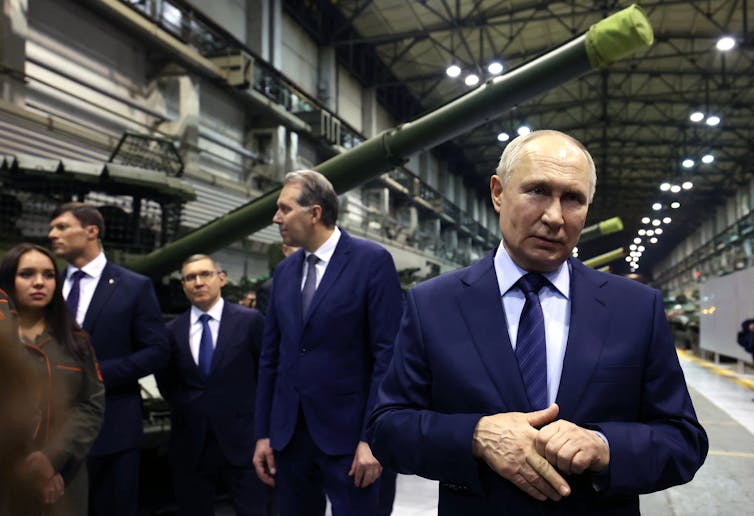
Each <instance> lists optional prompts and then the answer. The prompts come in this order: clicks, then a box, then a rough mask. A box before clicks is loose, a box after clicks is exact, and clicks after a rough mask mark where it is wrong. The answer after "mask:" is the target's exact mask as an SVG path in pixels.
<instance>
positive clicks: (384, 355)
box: [256, 230, 402, 455]
mask: <svg viewBox="0 0 754 516" xmlns="http://www.w3.org/2000/svg"><path fill="white" fill-rule="evenodd" d="M341 231H342V234H341V237H340V240H339V241H338V245H337V246H336V248H335V252H334V253H333V256H332V259H331V261H330V263H328V265H327V269H326V271H325V274H324V276H323V277H322V280H321V282H320V285H319V287H318V288H317V291H316V292H315V294H314V298H313V299H312V302H311V304H310V306H309V310H308V312H307V313H306V314H302V313H301V279H302V274H303V266H304V251H303V250H299V251H297V252H296V253H294V254H292V255H291V256H289V257H288V258H286V259H285V260H283V261H282V262H280V264H279V265H278V266H277V268H276V269H275V281H274V283H273V287H272V295H271V298H270V304H269V307H268V309H267V318H266V319H265V328H264V346H263V349H262V356H261V358H260V368H259V385H258V389H257V418H256V435H257V438H264V437H269V438H270V442H271V446H272V448H273V449H275V450H282V449H283V448H285V446H286V445H287V444H288V442H289V441H290V439H291V436H292V435H293V432H294V430H295V428H296V421H297V419H298V414H299V410H302V411H303V414H304V418H305V420H306V425H307V427H308V430H309V432H310V434H311V436H312V438H313V439H314V442H315V443H316V444H317V446H318V447H319V448H320V449H321V450H322V451H323V452H325V453H327V454H330V455H345V454H352V453H354V451H355V450H356V446H357V444H358V442H359V441H366V422H367V418H368V416H369V413H370V411H371V409H372V407H373V406H374V403H375V400H376V398H377V387H378V385H379V383H380V381H381V380H382V377H383V376H384V374H385V370H386V369H387V366H388V363H389V362H390V358H391V356H392V349H393V340H394V338H395V334H396V333H397V331H398V325H399V323H400V317H401V312H402V293H401V289H400V283H399V281H398V275H397V273H396V270H395V265H394V264H393V259H392V257H391V256H390V254H389V253H388V252H387V251H386V250H385V249H384V248H382V247H380V246H379V245H377V244H375V243H373V242H369V241H367V240H361V239H357V238H352V237H350V236H349V235H348V233H346V232H345V231H343V230H341Z"/></svg>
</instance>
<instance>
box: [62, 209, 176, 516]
mask: <svg viewBox="0 0 754 516" xmlns="http://www.w3.org/2000/svg"><path fill="white" fill-rule="evenodd" d="M104 232H105V223H104V219H103V218H102V214H101V213H100V212H99V210H97V208H95V207H94V206H92V205H90V204H85V203H77V202H72V203H67V204H63V205H62V206H60V207H59V208H57V209H56V210H55V212H54V213H53V215H52V220H51V222H50V232H49V234H48V236H49V238H50V242H51V245H52V250H53V252H54V253H55V255H56V256H59V257H61V258H64V259H65V260H66V261H67V262H68V267H67V269H66V271H65V282H64V283H63V295H64V296H65V297H66V302H67V303H68V305H69V306H70V308H71V311H72V312H73V314H74V315H75V318H76V322H77V323H79V325H81V327H82V328H83V329H84V330H85V331H86V332H87V333H88V334H89V336H90V337H91V342H92V346H93V347H94V351H95V353H96V355H97V360H98V361H99V364H100V369H101V371H102V378H103V379H104V383H105V417H104V420H103V422H102V428H101V429H100V433H99V436H98V437H97V440H96V441H95V442H94V445H93V446H92V449H91V450H90V452H89V458H88V460H87V468H88V472H89V497H90V504H89V507H90V512H92V513H93V514H95V515H101V516H118V515H123V516H132V515H134V514H136V510H137V506H138V485H139V447H140V445H141V439H142V433H143V428H142V413H141V394H140V389H139V384H138V380H139V378H142V377H144V376H147V375H150V374H152V373H154V372H156V371H158V370H160V369H162V368H163V367H164V366H165V364H166V363H167V360H168V357H169V353H170V351H169V349H168V339H167V333H166V332H165V324H164V323H163V321H162V311H161V310H160V305H159V303H158V302H157V296H156V295H155V291H154V286H153V285H152V281H151V280H150V279H149V278H147V277H145V276H142V275H140V274H136V273H134V272H132V271H129V270H128V269H124V268H123V267H119V266H117V265H114V264H112V263H110V262H109V261H108V260H107V258H106V257H105V253H104V252H103V250H102V242H101V238H102V236H103V235H104Z"/></svg>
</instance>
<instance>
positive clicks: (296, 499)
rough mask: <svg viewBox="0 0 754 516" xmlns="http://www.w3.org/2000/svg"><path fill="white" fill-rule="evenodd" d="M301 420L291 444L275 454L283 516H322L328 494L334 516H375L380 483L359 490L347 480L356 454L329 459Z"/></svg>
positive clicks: (301, 418)
mask: <svg viewBox="0 0 754 516" xmlns="http://www.w3.org/2000/svg"><path fill="white" fill-rule="evenodd" d="M298 419H299V422H298V425H297V427H296V431H295V432H294V434H293V438H292V439H291V442H289V443H288V446H286V447H285V449H283V450H281V451H277V452H275V466H276V467H277V474H276V475H275V487H276V490H277V496H278V506H279V509H280V516H323V515H324V514H325V505H326V500H325V493H326V494H327V497H328V498H329V499H330V504H331V505H332V513H333V516H374V515H375V514H376V511H377V502H378V500H377V498H378V495H379V483H378V482H375V483H374V484H372V485H370V486H368V487H365V488H359V487H356V486H355V485H354V483H353V478H351V477H349V476H348V471H349V470H350V469H351V464H352V463H353V454H352V453H351V454H348V455H326V454H325V453H323V452H322V451H321V450H320V449H319V448H318V447H317V445H316V444H315V443H314V441H313V440H312V438H311V435H310V434H309V431H308V429H307V428H306V423H305V422H304V417H303V414H299V418H298ZM355 451H356V450H355V449H354V452H355Z"/></svg>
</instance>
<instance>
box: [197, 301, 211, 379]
mask: <svg viewBox="0 0 754 516" xmlns="http://www.w3.org/2000/svg"><path fill="white" fill-rule="evenodd" d="M210 319H212V317H210V315H209V314H202V315H200V316H199V320H200V321H201V323H202V338H201V340H200V341H199V372H200V373H201V375H202V376H203V377H205V378H207V377H208V376H209V370H210V368H211V367H212V353H213V352H214V348H213V346H212V330H210V329H209V320H210Z"/></svg>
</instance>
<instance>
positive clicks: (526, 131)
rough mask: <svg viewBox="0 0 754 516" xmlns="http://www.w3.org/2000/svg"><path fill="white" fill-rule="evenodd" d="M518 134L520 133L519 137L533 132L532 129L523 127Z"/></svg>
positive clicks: (517, 130) (518, 130)
mask: <svg viewBox="0 0 754 516" xmlns="http://www.w3.org/2000/svg"><path fill="white" fill-rule="evenodd" d="M516 132H517V133H518V135H519V136H524V135H527V134H529V133H530V132H531V128H530V127H529V126H527V125H522V126H521V127H519V128H518V129H516Z"/></svg>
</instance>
